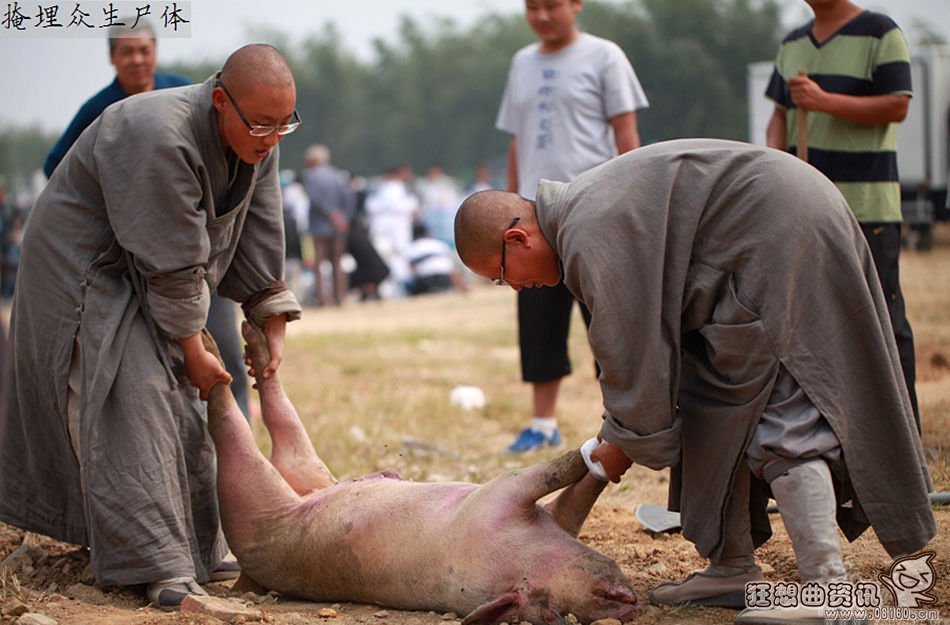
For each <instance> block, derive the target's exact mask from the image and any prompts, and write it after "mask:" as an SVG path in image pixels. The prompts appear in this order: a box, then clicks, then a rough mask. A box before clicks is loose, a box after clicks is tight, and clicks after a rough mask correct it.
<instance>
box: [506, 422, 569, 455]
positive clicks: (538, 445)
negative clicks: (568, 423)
mask: <svg viewBox="0 0 950 625" xmlns="http://www.w3.org/2000/svg"><path fill="white" fill-rule="evenodd" d="M561 444H562V442H561V431H560V430H554V433H552V434H551V435H547V434H545V433H544V432H541V431H539V430H534V429H532V428H525V429H523V430H521V432H519V433H518V438H516V439H515V442H513V443H512V444H511V445H510V446H509V447H508V453H510V454H520V453H523V452H526V451H535V450H538V449H542V448H544V447H555V448H556V447H560V446H561Z"/></svg>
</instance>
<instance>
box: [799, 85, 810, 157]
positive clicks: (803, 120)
mask: <svg viewBox="0 0 950 625" xmlns="http://www.w3.org/2000/svg"><path fill="white" fill-rule="evenodd" d="M798 75H799V76H808V70H807V69H800V70H798ZM797 144H798V146H797V152H798V158H800V159H802V160H803V161H805V162H806V163H807V162H808V111H806V110H805V109H803V108H802V107H800V106H799V107H798V139H797Z"/></svg>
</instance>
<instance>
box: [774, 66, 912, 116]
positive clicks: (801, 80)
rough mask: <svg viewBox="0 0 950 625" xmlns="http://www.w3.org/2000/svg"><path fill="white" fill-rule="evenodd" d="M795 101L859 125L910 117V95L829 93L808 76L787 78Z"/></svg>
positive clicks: (808, 109)
mask: <svg viewBox="0 0 950 625" xmlns="http://www.w3.org/2000/svg"><path fill="white" fill-rule="evenodd" d="M788 87H789V89H790V91H791V95H792V102H794V103H795V106H798V107H801V108H803V109H805V110H806V111H820V112H823V113H828V114H829V115H834V116H835V117H839V118H841V119H844V120H847V121H849V122H854V123H856V124H867V125H869V126H877V125H880V124H889V123H891V122H901V121H904V118H905V117H906V116H907V108H908V107H909V106H910V96H907V95H900V94H884V95H868V96H855V95H846V94H842V93H829V92H827V91H825V90H824V89H822V88H821V87H820V86H819V85H818V83H816V82H815V81H813V80H812V79H811V78H809V77H807V76H795V77H793V78H790V79H789V80H788Z"/></svg>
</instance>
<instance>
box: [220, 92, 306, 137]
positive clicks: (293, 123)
mask: <svg viewBox="0 0 950 625" xmlns="http://www.w3.org/2000/svg"><path fill="white" fill-rule="evenodd" d="M218 86H219V87H221V89H222V90H223V91H224V95H226V96H228V100H231V104H233V105H234V110H235V111H237V114H238V117H240V118H241V121H242V122H244V125H245V126H247V130H248V132H249V133H250V135H251V136H252V137H267V136H269V135H271V134H273V133H275V132H276V133H277V134H279V135H280V136H284V135H289V134H290V133H292V132H293V131H295V130H297V129H298V128H300V124H302V123H303V120H302V119H300V114H299V113H297V109H294V116H293V118H291V120H290V122H289V123H287V124H281V125H280V126H261V125H260V124H252V123H251V122H249V121H248V119H247V118H246V117H244V113H242V112H241V107H239V106H238V103H237V102H236V101H235V100H234V96H233V95H231V92H230V91H228V88H227V87H225V86H224V83H223V82H221V81H220V80H219V81H218Z"/></svg>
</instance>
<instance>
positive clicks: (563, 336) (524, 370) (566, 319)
mask: <svg viewBox="0 0 950 625" xmlns="http://www.w3.org/2000/svg"><path fill="white" fill-rule="evenodd" d="M578 305H579V306H580V307H581V315H582V316H583V317H584V324H585V325H586V326H587V327H590V311H589V310H587V307H586V306H584V305H583V304H581V303H580V302H578ZM573 307H574V296H573V295H571V292H570V291H569V290H568V289H567V287H566V286H564V283H563V282H562V283H560V284H558V285H557V286H552V287H547V286H545V287H539V288H534V289H522V290H521V291H518V341H519V343H520V345H521V378H522V379H523V380H524V381H525V382H550V381H552V380H559V379H561V378H563V377H564V376H566V375H569V374H570V373H571V360H570V357H569V355H568V350H567V338H568V334H569V333H570V329H571V311H572V309H573ZM595 373H599V372H595Z"/></svg>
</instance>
